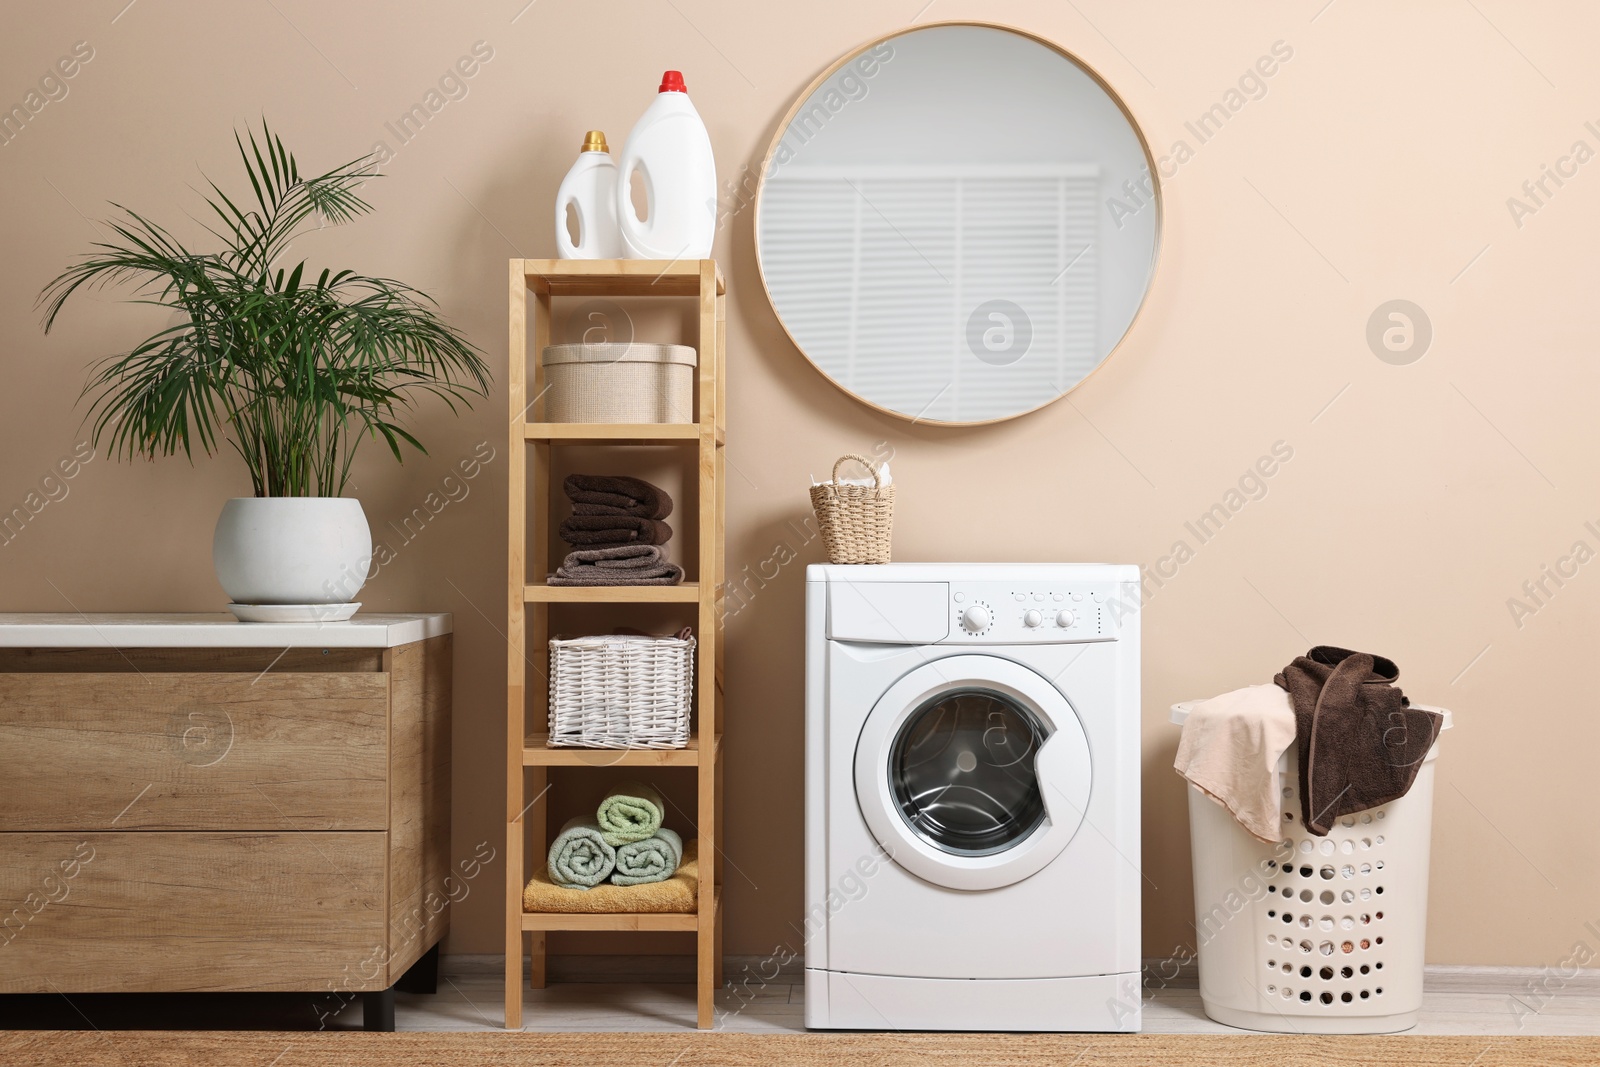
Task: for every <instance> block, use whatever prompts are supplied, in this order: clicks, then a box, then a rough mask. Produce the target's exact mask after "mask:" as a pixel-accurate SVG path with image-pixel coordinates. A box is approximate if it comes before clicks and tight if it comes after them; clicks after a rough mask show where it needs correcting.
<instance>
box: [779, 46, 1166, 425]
mask: <svg viewBox="0 0 1600 1067" xmlns="http://www.w3.org/2000/svg"><path fill="white" fill-rule="evenodd" d="M1160 229H1161V203H1160V195H1159V190H1158V188H1157V185H1156V176H1155V168H1154V166H1153V160H1152V158H1151V156H1150V152H1149V149H1148V146H1147V145H1146V144H1145V141H1144V137H1143V136H1142V135H1141V134H1140V132H1139V129H1138V127H1137V126H1135V125H1134V122H1133V119H1132V117H1131V116H1130V115H1129V114H1128V111H1127V108H1126V107H1124V106H1123V104H1122V101H1121V100H1120V99H1118V98H1117V96H1116V94H1115V93H1113V92H1112V91H1111V89H1110V88H1109V87H1108V86H1107V85H1106V84H1105V82H1103V81H1101V79H1100V78H1099V77H1098V76H1097V75H1096V74H1094V72H1092V71H1090V70H1089V69H1088V68H1087V67H1085V66H1084V65H1083V64H1082V63H1080V62H1079V61H1078V60H1076V59H1074V58H1073V57H1072V56H1070V55H1068V54H1067V53H1066V52H1063V51H1062V50H1061V49H1059V48H1057V47H1055V46H1054V45H1051V44H1049V43H1048V42H1045V41H1042V40H1040V39H1039V38H1037V37H1033V36H1030V35H1028V34H1025V33H1021V32H1018V31H1015V30H1009V29H1004V28H1001V27H998V26H987V25H978V24H971V23H951V24H943V25H934V26H927V27H921V28H918V29H914V30H908V31H906V32H904V33H898V34H895V35H893V36H890V37H886V38H883V39H882V40H879V41H875V42H872V43H870V44H867V45H865V46H863V47H862V48H860V49H858V50H857V51H855V52H852V53H851V54H849V55H847V56H845V57H844V58H842V59H840V60H839V61H838V62H836V63H834V64H833V66H832V67H830V68H829V69H828V70H827V71H826V72H824V73H823V74H822V76H821V77H819V78H818V79H817V80H816V82H814V83H813V84H812V85H811V86H810V88H808V89H807V90H806V91H805V92H804V93H802V94H801V96H800V99H799V100H798V101H797V102H796V103H795V105H794V107H793V108H792V109H791V110H790V113H789V115H788V116H787V117H786V118H785V119H784V121H783V123H782V124H781V125H780V127H779V131H778V136H777V138H776V139H775V140H774V141H773V144H772V148H771V149H770V151H769V152H768V154H767V159H766V162H765V164H764V166H763V168H762V175H761V185H760V189H759V192H758V197H757V204H756V255H757V259H758V261H759V263H760V268H761V275H762V279H763V281H764V282H765V284H766V287H767V293H768V295H769V296H770V298H771V300H772V306H773V308H774V309H775V310H776V311H777V313H778V318H779V319H780V320H781V321H782V323H783V326H784V328H785V329H786V330H787V331H788V332H789V336H790V337H791V338H793V340H794V343H795V344H796V345H797V346H798V347H799V349H800V351H801V352H803V353H805V355H806V356H807V357H808V358H809V359H810V360H811V362H812V363H814V364H815V365H816V367H817V369H818V370H820V371H822V373H823V374H825V375H827V376H828V377H829V378H830V379H832V380H833V381H834V382H835V383H837V384H838V385H839V386H840V387H841V388H843V389H844V390H846V391H847V392H849V393H851V394H853V395H854V396H856V397H857V398H858V399H860V400H862V401H863V402H865V403H867V404H870V405H872V406H873V407H875V408H878V409H880V410H883V411H887V412H889V413H891V414H894V415H900V416H903V417H905V418H909V419H914V420H917V421H921V422H943V423H980V422H994V421H997V420H1000V419H1008V418H1012V417H1014V416H1016V415H1021V414H1023V413H1024V412H1028V411H1032V410H1034V409H1035V408H1038V407H1042V406H1043V405H1045V404H1048V403H1050V402H1051V401H1052V400H1055V399H1057V398H1059V397H1061V396H1062V395H1064V394H1065V393H1067V392H1068V391H1069V390H1071V389H1072V388H1073V386H1075V385H1077V384H1078V383H1079V382H1080V381H1082V380H1083V379H1084V378H1086V377H1087V376H1088V375H1089V373H1090V372H1091V371H1093V370H1094V369H1095V368H1096V367H1098V366H1099V365H1100V364H1101V363H1102V362H1103V361H1104V360H1105V359H1106V357H1107V356H1109V355H1110V354H1111V352H1112V350H1113V349H1115V348H1116V346H1117V344H1118V342H1120V341H1121V340H1122V337H1123V335H1124V334H1126V333H1127V331H1128V328H1129V326H1130V325H1131V324H1132V323H1133V319H1134V316H1135V315H1136V314H1137V313H1138V310H1139V307H1140V305H1141V304H1142V303H1143V301H1144V296H1145V292H1146V290H1147V289H1148V287H1149V283H1150V278H1151V275H1152V273H1153V270H1154V267H1155V258H1156V246H1157V242H1158V237H1159V234H1160Z"/></svg>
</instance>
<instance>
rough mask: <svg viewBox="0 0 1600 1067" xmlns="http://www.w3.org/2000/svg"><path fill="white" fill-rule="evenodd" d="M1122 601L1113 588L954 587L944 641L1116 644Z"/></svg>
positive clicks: (1046, 584) (1037, 585) (1055, 585)
mask: <svg viewBox="0 0 1600 1067" xmlns="http://www.w3.org/2000/svg"><path fill="white" fill-rule="evenodd" d="M1117 596H1118V588H1117V587H1116V586H1112V585H1099V584H1096V585H1065V584H1061V583H1056V582H1040V583H1035V584H1030V585H1021V584H1005V585H1002V584H1000V583H992V582H983V583H977V582H973V583H956V582H952V583H951V584H950V617H951V625H950V635H949V637H947V638H946V639H945V640H946V642H954V643H971V644H991V643H992V644H1035V643H1037V644H1051V643H1059V642H1066V641H1107V640H1113V639H1115V637H1116V619H1115V615H1116V611H1115V609H1116V608H1117V605H1116V604H1115V603H1114V601H1115V598H1116V597H1117ZM1127 606H1128V607H1137V605H1127Z"/></svg>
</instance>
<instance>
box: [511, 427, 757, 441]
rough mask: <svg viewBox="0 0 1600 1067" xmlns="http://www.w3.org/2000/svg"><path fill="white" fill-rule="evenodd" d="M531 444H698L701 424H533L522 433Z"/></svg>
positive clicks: (718, 434)
mask: <svg viewBox="0 0 1600 1067" xmlns="http://www.w3.org/2000/svg"><path fill="white" fill-rule="evenodd" d="M523 436H524V437H526V438H527V439H528V440H530V441H571V442H578V443H582V442H594V443H603V442H616V443H619V444H658V443H669V442H670V443H676V442H679V441H698V440H699V439H700V424H699V423H698V422H658V423H649V422H640V423H609V424H608V423H597V422H530V423H528V424H527V425H526V428H525V429H524V430H523ZM725 436H726V435H725V434H724V433H723V431H722V428H721V427H720V426H719V427H718V428H717V430H716V437H717V444H719V445H720V444H722V443H723V441H724V437H725Z"/></svg>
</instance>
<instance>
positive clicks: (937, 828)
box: [854, 654, 1094, 890]
mask: <svg viewBox="0 0 1600 1067" xmlns="http://www.w3.org/2000/svg"><path fill="white" fill-rule="evenodd" d="M854 775H855V784H856V802H857V804H858V805H859V807H860V811H861V817H862V819H863V820H865V822H866V824H867V829H868V830H869V831H870V832H871V833H872V836H873V837H874V838H876V839H877V842H878V844H879V845H880V846H881V847H882V849H883V850H884V853H885V854H886V855H888V856H889V857H890V858H891V859H893V860H894V862H895V863H896V864H898V865H899V866H901V867H903V868H905V869H906V870H907V871H909V872H911V873H912V874H914V875H916V876H917V877H918V878H922V879H924V880H926V881H929V882H932V883H933V884H934V885H941V886H945V887H947V888H949V889H965V890H982V889H998V888H999V887H1001V886H1007V885H1012V884H1014V883H1016V882H1020V881H1021V880H1022V879H1024V878H1027V877H1030V876H1031V875H1034V874H1036V873H1038V872H1039V871H1041V870H1043V869H1044V867H1045V866H1046V865H1047V864H1049V863H1050V862H1051V861H1052V860H1053V859H1055V858H1056V857H1057V856H1059V855H1060V854H1061V851H1062V850H1063V849H1064V848H1066V847H1067V845H1068V843H1069V842H1071V841H1072V838H1073V835H1074V834H1076V833H1077V832H1078V827H1079V825H1080V824H1081V823H1082V822H1083V818H1084V813H1085V812H1086V811H1087V810H1088V807H1089V796H1090V792H1091V789H1092V787H1093V783H1094V766H1093V761H1092V760H1091V759H1090V758H1089V739H1088V737H1087V735H1085V734H1084V732H1083V724H1082V723H1080V722H1079V721H1078V716H1077V714H1076V712H1074V711H1073V709H1072V705H1071V704H1069V703H1068V702H1067V698H1066V696H1065V695H1064V694H1063V693H1062V692H1061V690H1059V689H1057V688H1056V687H1055V686H1054V685H1053V684H1052V683H1051V682H1050V681H1049V680H1048V679H1047V678H1045V677H1044V676H1043V675H1042V674H1039V673H1038V672H1037V671H1034V670H1030V669H1029V668H1027V667H1024V666H1022V664H1020V663H1016V662H1013V661H1011V660H1007V659H1002V658H1000V657H998V656H992V655H969V654H962V655H955V656H943V657H940V658H938V659H934V660H931V661H929V662H926V663H923V664H922V665H921V666H918V667H913V668H912V669H911V670H910V671H908V672H906V673H905V674H904V675H902V676H901V677H900V678H899V680H897V681H896V682H894V683H893V684H892V685H890V686H889V687H888V688H887V689H886V690H884V692H883V695H882V696H880V697H879V698H878V699H877V701H876V702H875V703H874V704H873V706H872V710H871V711H870V712H868V713H867V717H866V719H865V720H864V721H863V722H862V723H861V735H860V737H859V738H858V739H857V740H856V757H855V767H854Z"/></svg>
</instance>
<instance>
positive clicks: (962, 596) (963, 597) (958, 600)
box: [956, 593, 967, 604]
mask: <svg viewBox="0 0 1600 1067" xmlns="http://www.w3.org/2000/svg"><path fill="white" fill-rule="evenodd" d="M966 599H967V594H965V593H957V594H956V603H957V604H960V603H961V602H962V601H964V600H966Z"/></svg>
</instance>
